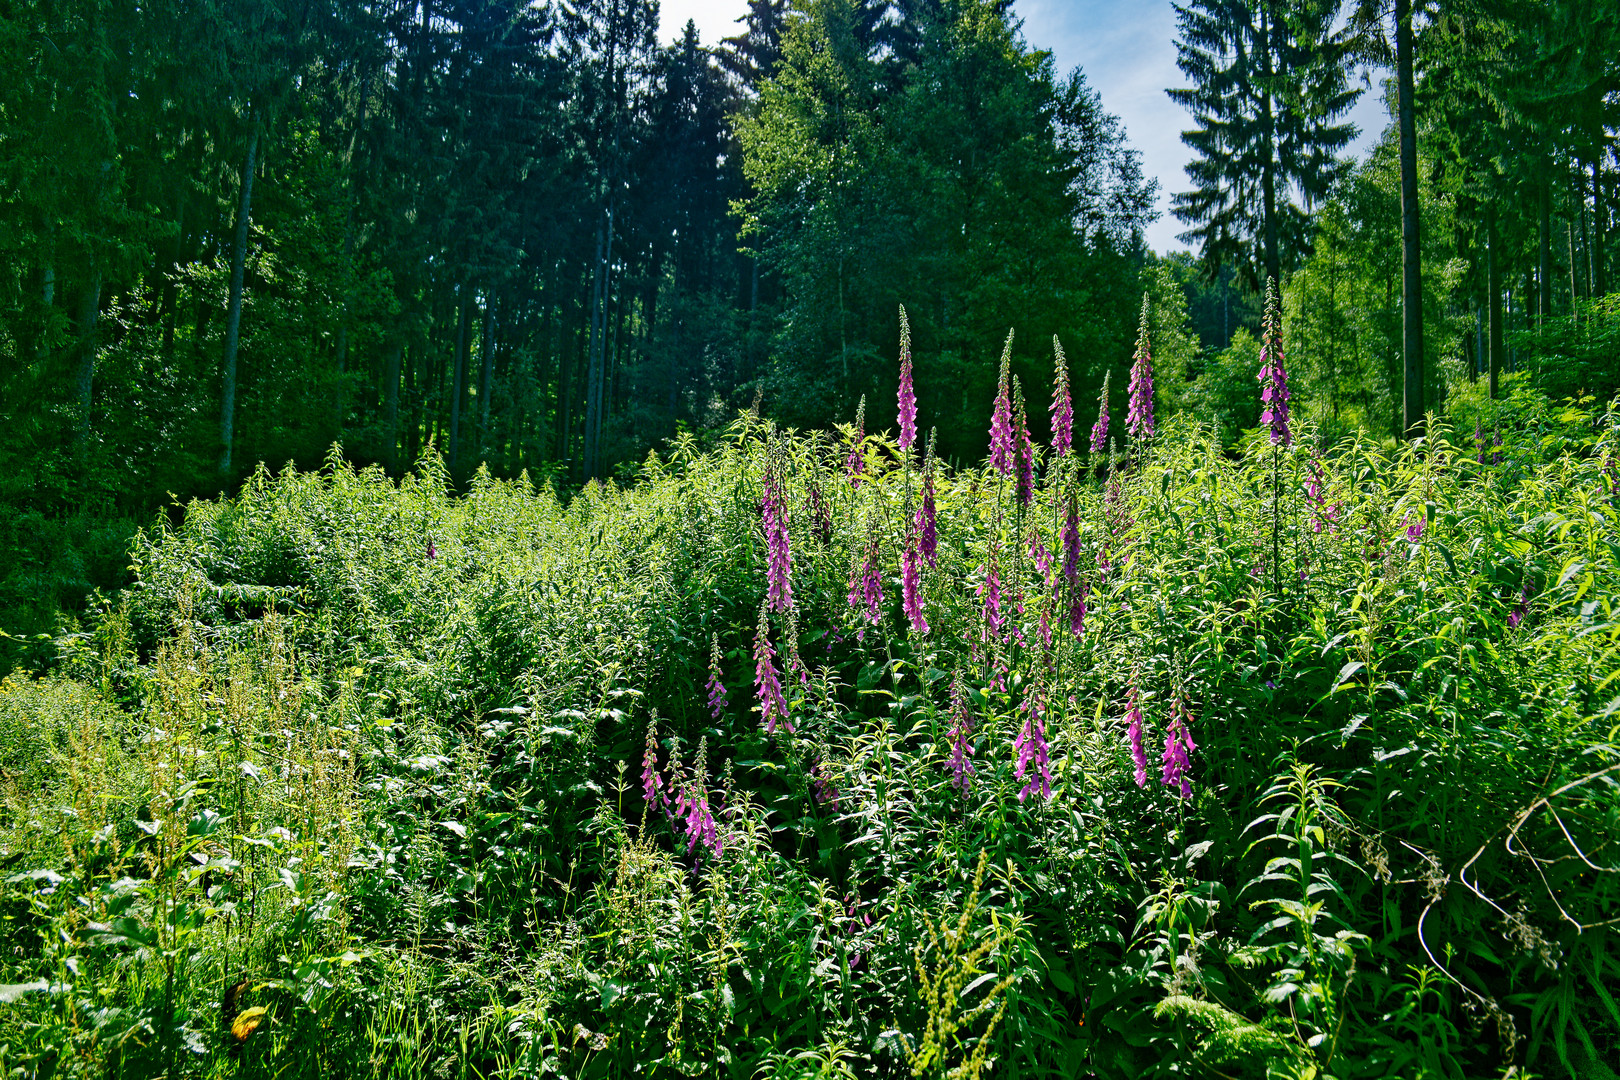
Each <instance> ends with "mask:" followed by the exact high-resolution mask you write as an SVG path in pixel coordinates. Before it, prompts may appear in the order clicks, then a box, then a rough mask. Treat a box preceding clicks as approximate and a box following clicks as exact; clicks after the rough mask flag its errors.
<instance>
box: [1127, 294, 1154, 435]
mask: <svg viewBox="0 0 1620 1080" xmlns="http://www.w3.org/2000/svg"><path fill="white" fill-rule="evenodd" d="M1133 359H1134V360H1135V363H1133V364H1132V365H1131V385H1130V406H1129V408H1127V409H1126V410H1125V432H1126V434H1128V435H1130V437H1131V438H1133V439H1136V440H1138V441H1141V440H1144V439H1151V438H1153V358H1152V356H1151V354H1150V352H1149V346H1148V298H1147V294H1146V293H1143V294H1142V324H1141V328H1140V329H1138V330H1137V332H1136V353H1135V354H1134V357H1133Z"/></svg>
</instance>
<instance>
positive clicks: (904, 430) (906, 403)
mask: <svg viewBox="0 0 1620 1080" xmlns="http://www.w3.org/2000/svg"><path fill="white" fill-rule="evenodd" d="M916 441H917V393H916V391H915V390H913V389H912V387H911V324H910V323H909V322H907V321H906V309H905V305H903V304H902V305H901V307H900V451H901V453H909V452H910V450H911V444H912V443H914V442H916Z"/></svg>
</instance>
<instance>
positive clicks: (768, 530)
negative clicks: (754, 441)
mask: <svg viewBox="0 0 1620 1080" xmlns="http://www.w3.org/2000/svg"><path fill="white" fill-rule="evenodd" d="M764 486H765V493H764V495H763V496H762V497H761V498H760V500H759V510H760V517H761V519H762V520H763V524H764V528H765V574H766V579H767V581H768V583H769V586H768V588H767V590H766V594H765V598H766V602H767V603H768V604H769V605H770V606H771V609H772V610H773V611H780V612H783V613H786V612H787V610H788V609H789V608H791V607H792V606H793V552H792V550H791V549H790V548H789V546H788V516H787V499H786V498H784V497H783V494H782V475H781V471H780V469H779V468H778V467H777V465H776V464H775V463H774V462H773V463H772V464H771V465H768V466H767V467H766V469H765V483H764Z"/></svg>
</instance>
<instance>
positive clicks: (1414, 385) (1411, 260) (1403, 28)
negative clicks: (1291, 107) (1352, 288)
mask: <svg viewBox="0 0 1620 1080" xmlns="http://www.w3.org/2000/svg"><path fill="white" fill-rule="evenodd" d="M1395 68H1396V82H1397V89H1396V94H1397V99H1398V105H1397V107H1398V109H1399V111H1400V124H1401V131H1400V139H1401V278H1402V287H1401V352H1402V355H1403V356H1404V358H1405V365H1404V377H1403V380H1402V409H1401V431H1402V433H1403V434H1404V435H1405V436H1406V437H1407V438H1414V437H1416V436H1418V435H1420V434H1422V431H1423V414H1424V408H1425V402H1424V395H1423V376H1424V371H1423V366H1424V365H1423V277H1422V260H1423V248H1422V246H1421V244H1420V243H1419V234H1418V229H1419V220H1418V182H1417V119H1416V117H1415V116H1414V115H1413V101H1412V99H1413V85H1412V4H1411V0H1395ZM1494 365H1495V360H1494V359H1493V360H1492V368H1491V372H1492V374H1491V396H1492V397H1494V396H1496V374H1495V372H1496V368H1495V366H1494Z"/></svg>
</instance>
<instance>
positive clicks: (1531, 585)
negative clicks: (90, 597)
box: [0, 330, 1620, 1077]
mask: <svg viewBox="0 0 1620 1080" xmlns="http://www.w3.org/2000/svg"><path fill="white" fill-rule="evenodd" d="M1275 334H1276V331H1275V330H1272V331H1271V332H1270V334H1269V335H1268V338H1267V341H1268V345H1267V353H1266V356H1267V359H1266V367H1265V369H1264V372H1263V379H1262V381H1263V383H1264V385H1265V387H1266V389H1267V393H1266V395H1265V397H1266V400H1267V402H1268V406H1267V409H1266V413H1265V418H1264V422H1265V425H1266V426H1265V427H1264V428H1263V429H1262V432H1261V433H1260V434H1259V435H1258V436H1256V437H1255V438H1253V439H1251V440H1249V441H1248V442H1247V443H1246V445H1245V448H1244V450H1243V452H1242V453H1241V454H1240V455H1238V456H1236V457H1232V456H1228V455H1227V454H1225V453H1223V452H1222V448H1221V445H1220V443H1219V441H1218V440H1217V439H1216V437H1215V435H1214V433H1213V432H1211V431H1210V430H1209V429H1208V428H1205V427H1202V426H1199V425H1196V424H1193V423H1190V422H1187V421H1186V420H1185V418H1173V419H1172V420H1171V421H1169V422H1168V423H1166V422H1165V420H1164V418H1163V417H1155V415H1154V413H1153V410H1152V397H1151V395H1152V384H1151V365H1150V361H1149V359H1148V354H1147V350H1146V348H1145V347H1144V348H1143V349H1141V350H1139V352H1138V360H1137V363H1136V364H1135V366H1134V367H1133V371H1132V378H1131V386H1130V390H1131V406H1130V409H1129V410H1128V413H1127V416H1126V418H1125V424H1124V427H1125V429H1126V432H1128V433H1129V438H1128V440H1127V442H1126V445H1127V447H1128V449H1127V451H1126V452H1125V453H1124V454H1123V455H1120V454H1108V455H1104V454H1101V453H1095V452H1093V453H1089V454H1088V453H1086V452H1085V447H1086V446H1087V444H1088V443H1087V438H1086V436H1085V433H1084V431H1076V430H1075V428H1076V424H1075V422H1074V416H1073V412H1074V410H1073V409H1072V407H1070V408H1068V409H1065V408H1064V407H1063V406H1064V404H1065V402H1067V400H1068V399H1067V394H1066V391H1065V388H1064V378H1063V375H1062V373H1061V364H1062V360H1061V356H1059V358H1058V361H1059V368H1060V373H1059V376H1058V378H1057V380H1056V385H1057V387H1058V393H1057V399H1058V403H1059V407H1058V408H1057V409H1056V410H1055V415H1054V424H1053V427H1054V429H1055V431H1056V432H1057V434H1056V436H1055V441H1056V445H1055V447H1054V448H1053V449H1052V450H1051V451H1043V450H1042V449H1041V448H1040V447H1038V446H1037V445H1036V444H1034V443H1032V442H1031V440H1030V439H1029V436H1028V434H1027V419H1026V408H1025V403H1024V399H1023V393H1022V389H1021V386H1020V385H1019V383H1018V382H1017V380H1015V379H1009V377H1008V374H1007V368H1006V365H1005V364H1004V365H1003V369H1002V371H1003V375H1002V381H1001V384H1000V388H999V392H998V394H997V396H996V400H995V403H994V408H993V412H992V425H991V430H992V452H991V457H990V460H989V462H988V463H987V464H986V466H984V467H983V468H978V469H971V470H953V469H951V468H949V467H948V466H947V465H946V464H945V463H944V462H942V461H940V460H939V459H938V458H936V457H935V456H933V455H932V454H927V455H925V454H922V453H920V452H919V451H920V449H921V445H922V442H921V440H919V438H918V434H917V430H916V410H915V405H914V402H915V397H914V396H912V395H909V394H908V393H907V388H908V387H909V384H910V380H911V369H910V364H909V362H908V363H906V364H905V366H903V367H902V369H901V386H902V390H901V393H900V395H899V398H898V401H899V410H898V411H899V415H900V418H901V428H900V434H899V438H898V439H897V440H896V439H891V438H890V437H888V436H867V435H864V434H863V433H862V432H861V431H859V430H858V429H855V428H847V427H846V428H843V429H841V432H840V434H839V435H838V436H837V437H835V438H829V437H828V436H826V435H821V434H812V435H795V434H792V433H788V432H784V431H782V430H781V429H779V428H777V427H776V426H775V425H773V424H772V423H770V422H769V421H767V420H764V419H761V418H758V417H756V416H755V415H753V414H751V413H744V414H743V415H742V416H741V417H740V418H739V419H738V420H737V421H735V422H734V423H733V424H732V425H731V426H730V427H729V428H728V429H727V431H726V432H725V435H724V438H723V439H722V441H721V442H720V443H719V444H718V445H717V446H716V447H715V448H714V449H712V450H710V451H707V452H704V451H702V450H701V449H700V448H699V447H698V446H697V445H696V444H695V441H694V440H692V439H690V438H683V439H680V440H677V441H676V442H675V443H674V444H673V446H672V448H671V450H670V453H669V454H668V455H667V456H666V457H660V456H658V455H651V456H649V457H648V459H647V460H646V462H645V463H644V464H643V465H642V466H641V467H640V469H639V470H638V475H637V479H636V482H635V483H634V484H633V485H631V486H629V487H628V488H624V489H619V488H615V487H612V486H607V487H604V486H599V485H595V484H593V485H590V486H588V487H587V488H586V489H585V490H584V491H583V492H582V493H581V494H580V495H579V496H578V497H577V498H575V499H573V500H572V501H571V502H570V503H568V504H566V505H564V504H563V503H561V502H559V501H558V500H557V499H556V498H555V497H554V495H553V494H552V493H551V492H550V491H549V490H548V489H545V488H541V489H539V490H536V489H535V488H534V487H533V486H531V485H530V484H529V483H528V481H527V480H526V479H519V480H518V481H515V482H505V481H500V480H496V479H494V478H491V477H490V476H488V475H487V474H485V473H483V472H480V473H479V475H478V476H476V477H475V478H474V480H473V482H472V485H471V488H470V490H469V491H468V492H467V493H466V494H465V495H464V496H458V495H457V494H456V493H455V492H454V491H453V490H452V485H451V483H450V478H449V477H448V475H447V474H446V472H445V470H444V467H443V465H442V464H441V463H440V461H439V459H438V458H429V459H427V460H426V461H425V462H424V463H423V464H422V465H421V466H420V467H419V468H418V469H417V470H415V471H413V472H412V473H411V474H409V475H407V476H406V477H404V478H402V479H401V480H400V481H398V482H395V481H393V480H391V479H390V478H389V477H388V476H387V475H386V474H385V473H384V472H383V471H382V470H381V469H380V468H377V467H375V466H373V467H371V468H368V469H365V470H362V471H356V470H355V469H354V468H353V467H351V466H350V465H348V464H346V463H345V462H344V461H343V460H342V458H341V457H340V456H338V455H337V454H336V453H334V454H333V455H332V456H331V458H330V459H329V460H328V462H327V463H326V464H325V466H324V467H323V468H321V469H320V470H319V471H315V472H300V471H297V470H294V469H288V470H286V471H284V472H281V473H279V474H271V473H269V472H267V471H265V470H263V469H261V470H260V471H259V472H257V473H256V474H255V475H254V476H252V477H250V478H249V480H248V481H247V483H246V484H245V485H244V486H243V488H242V490H241V492H240V493H239V494H238V495H236V496H234V497H232V498H228V499H221V500H217V501H206V502H193V503H192V504H190V505H189V506H188V507H187V508H186V510H185V512H184V515H183V519H177V520H176V521H175V522H174V523H173V524H169V523H167V522H164V521H159V522H158V523H157V524H156V525H155V526H154V527H153V528H151V529H149V530H147V531H145V532H143V533H142V535H141V538H140V540H139V543H138V545H137V547H136V553H135V571H134V573H135V579H136V580H135V585H134V586H133V587H132V588H131V589H129V590H128V591H126V592H125V593H123V594H121V595H120V596H118V597H116V598H109V599H108V600H107V601H105V603H104V605H103V607H102V609H101V610H100V611H99V612H98V616H97V618H96V619H95V625H94V628H93V629H92V630H90V631H88V632H85V633H83V634H80V635H77V636H74V637H72V638H68V639H64V640H63V641H61V642H60V643H59V644H60V651H59V654H58V658H57V660H56V662H55V663H54V664H53V665H52V666H51V670H50V671H48V672H42V673H38V674H30V673H24V672H19V673H15V674H13V675H12V676H10V677H9V678H8V679H7V680H6V682H5V683H4V686H3V692H0V738H3V740H4V743H3V751H0V752H3V755H4V770H5V772H4V778H5V779H4V784H5V788H4V790H5V800H6V801H5V807H6V809H5V818H4V823H3V826H4V835H3V841H0V843H3V850H4V851H5V852H6V856H5V858H6V863H7V870H8V877H7V878H6V880H5V892H4V897H5V900H4V902H5V910H6V923H5V927H6V929H5V932H4V936H3V939H0V940H3V946H4V953H3V957H4V959H3V963H4V965H5V974H4V978H5V980H6V981H7V982H8V983H9V984H10V985H9V986H7V987H5V988H4V991H3V993H4V996H5V997H6V999H7V1001H8V1004H7V1005H6V1008H5V1010H4V1012H3V1013H0V1047H3V1049H0V1056H3V1057H4V1059H5V1060H4V1066H5V1067H6V1068H10V1069H20V1070H22V1071H21V1074H20V1075H44V1076H75V1075H86V1076H91V1075H115V1076H150V1075H157V1074H159V1073H161V1074H163V1075H168V1076H192V1075H195V1076H212V1075H226V1074H237V1073H243V1072H245V1073H247V1074H250V1075H261V1074H262V1075H277V1076H295V1075H296V1076H303V1075H308V1076H327V1075H360V1076H363V1075H376V1076H416V1075H422V1076H474V1075H485V1076H489V1075H503V1076H524V1075H533V1076H539V1075H547V1074H554V1075H566V1076H602V1075H630V1074H633V1073H645V1074H648V1075H732V1076H743V1077H746V1076H753V1075H822V1076H843V1075H861V1074H868V1073H875V1074H878V1075H904V1074H912V1075H943V1074H944V1073H945V1072H946V1071H947V1070H950V1074H951V1075H959V1076H976V1075H980V1073H981V1070H982V1069H983V1068H990V1067H993V1069H994V1072H995V1074H996V1075H1003V1074H1005V1075H1030V1076H1035V1075H1039V1076H1046V1075H1050V1076H1106V1077H1135V1076H1147V1075H1240V1076H1257V1077H1258V1076H1262V1075H1265V1076H1291V1077H1309V1076H1330V1075H1331V1076H1341V1077H1352V1076H1368V1077H1371V1076H1380V1077H1382V1076H1390V1077H1393V1076H1401V1077H1415V1076H1433V1077H1457V1076H1487V1075H1489V1076H1495V1075H1500V1074H1501V1073H1502V1070H1503V1069H1505V1068H1507V1067H1508V1066H1509V1065H1518V1066H1520V1067H1526V1068H1529V1069H1531V1070H1533V1071H1534V1074H1535V1075H1554V1076H1556V1075H1568V1076H1582V1077H1590V1076H1606V1075H1611V1074H1610V1073H1608V1072H1607V1071H1606V1069H1607V1066H1606V1065H1605V1064H1604V1062H1606V1061H1612V1060H1614V1054H1615V1052H1616V1050H1617V1049H1620V1008H1617V1007H1616V1005H1615V1001H1614V998H1613V996H1612V992H1611V991H1610V990H1609V989H1608V987H1609V986H1612V985H1613V982H1614V979H1615V974H1616V960H1615V951H1614V941H1613V936H1614V933H1613V924H1614V923H1615V922H1616V920H1617V919H1620V910H1617V908H1620V887H1617V886H1620V877H1617V876H1616V875H1615V873H1614V871H1615V869H1616V867H1617V865H1620V864H1617V863H1616V861H1615V852H1614V851H1613V847H1614V842H1615V838H1616V836H1620V797H1617V792H1620V785H1617V784H1616V779H1617V776H1620V772H1617V770H1620V747H1617V746H1616V741H1615V731H1614V726H1613V725H1614V713H1615V710H1616V707H1617V703H1620V698H1616V696H1615V695H1616V691H1617V687H1616V684H1615V681H1616V675H1615V674H1614V673H1615V672H1616V671H1617V670H1620V652H1617V628H1620V624H1617V623H1616V622H1615V620H1614V612H1613V610H1612V597H1613V595H1614V592H1615V589H1616V587H1617V585H1620V533H1617V532H1616V527H1615V522H1616V520H1617V517H1616V513H1615V510H1616V501H1617V499H1620V470H1617V464H1616V457H1617V453H1620V447H1617V445H1616V442H1615V439H1616V432H1615V428H1614V420H1615V417H1614V415H1613V413H1612V412H1610V413H1607V414H1594V413H1592V412H1590V411H1584V410H1582V409H1579V408H1573V407H1571V408H1561V409H1549V408H1547V407H1546V406H1545V405H1538V404H1536V402H1537V401H1538V400H1540V399H1538V398H1536V397H1535V396H1534V395H1530V396H1528V397H1526V398H1525V399H1523V400H1522V401H1521V402H1520V406H1521V411H1520V412H1518V413H1516V414H1515V416H1514V419H1513V420H1512V421H1511V422H1510V423H1507V424H1505V425H1504V426H1503V428H1502V430H1501V441H1500V445H1495V442H1494V440H1493V439H1491V438H1487V437H1481V438H1479V440H1478V442H1477V443H1476V441H1475V437H1474V436H1473V435H1472V434H1471V433H1462V432H1454V431H1453V430H1452V428H1451V427H1450V426H1449V424H1448V423H1447V422H1446V421H1444V420H1443V419H1440V418H1431V422H1430V425H1429V429H1428V434H1427V436H1426V437H1425V438H1423V439H1421V440H1418V441H1416V442H1412V443H1409V444H1406V445H1404V446H1403V447H1402V448H1401V449H1400V451H1399V452H1398V453H1396V454H1395V455H1393V456H1391V455H1389V454H1388V453H1386V452H1385V451H1384V450H1382V449H1380V448H1379V447H1378V446H1377V445H1376V444H1374V443H1371V442H1368V441H1367V440H1365V439H1360V438H1352V439H1349V440H1346V441H1344V442H1342V443H1340V444H1338V445H1336V446H1333V447H1331V448H1325V449H1324V448H1320V447H1319V446H1318V443H1317V439H1316V438H1315V437H1314V434H1313V432H1312V431H1311V429H1310V428H1309V427H1301V426H1300V424H1299V422H1298V418H1297V416H1292V417H1291V416H1290V410H1289V408H1288V406H1287V402H1288V395H1287V394H1286V393H1285V392H1284V391H1286V378H1287V375H1286V370H1285V369H1284V368H1283V365H1282V362H1281V353H1280V351H1279V350H1278V348H1277V339H1276V337H1275V336H1274V335H1275ZM902 355H903V357H904V358H905V359H906V360H907V361H909V354H906V353H905V352H904V350H902ZM925 417H926V414H925ZM1082 424H1083V420H1082ZM1106 426H1107V425H1106V421H1102V420H1100V421H1099V424H1098V427H1099V428H1105V427H1106ZM1156 428H1157V434H1154V432H1155V429H1156ZM1112 431H1113V433H1114V435H1116V436H1119V435H1122V434H1125V432H1121V431H1120V426H1119V422H1118V419H1117V418H1116V419H1115V420H1114V422H1113V426H1112ZM1102 438H1103V432H1102V431H1097V432H1096V434H1095V435H1094V436H1093V440H1094V443H1095V444H1097V445H1100V444H1101V442H1102ZM1161 747H1162V748H1163V749H1162V751H1161V749H1160V748H1161ZM1133 758H1134V760H1133Z"/></svg>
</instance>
